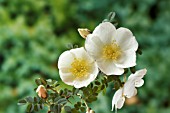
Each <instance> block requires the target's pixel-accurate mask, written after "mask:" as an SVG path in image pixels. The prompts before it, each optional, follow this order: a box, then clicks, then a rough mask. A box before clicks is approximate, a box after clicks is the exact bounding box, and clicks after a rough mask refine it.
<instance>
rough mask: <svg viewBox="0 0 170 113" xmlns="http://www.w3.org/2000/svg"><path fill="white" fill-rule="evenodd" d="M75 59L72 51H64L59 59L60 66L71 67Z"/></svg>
mask: <svg viewBox="0 0 170 113" xmlns="http://www.w3.org/2000/svg"><path fill="white" fill-rule="evenodd" d="M73 60H74V56H73V55H72V54H71V53H70V51H65V52H63V53H62V54H61V55H60V56H59V59H58V68H59V69H60V68H65V67H67V68H68V67H70V66H71V63H72V62H73Z"/></svg>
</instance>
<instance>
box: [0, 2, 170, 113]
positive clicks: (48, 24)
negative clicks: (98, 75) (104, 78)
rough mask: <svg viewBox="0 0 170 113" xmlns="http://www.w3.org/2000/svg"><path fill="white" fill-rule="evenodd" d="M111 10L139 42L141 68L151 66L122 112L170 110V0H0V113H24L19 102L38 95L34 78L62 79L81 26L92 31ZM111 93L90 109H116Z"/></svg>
mask: <svg viewBox="0 0 170 113" xmlns="http://www.w3.org/2000/svg"><path fill="white" fill-rule="evenodd" d="M110 11H115V12H116V14H117V15H116V19H117V21H118V23H119V25H118V27H120V26H122V27H127V28H129V29H130V30H131V31H132V32H133V33H134V35H135V36H136V38H137V40H138V42H139V43H140V44H141V48H142V50H143V55H142V56H139V57H138V61H137V62H138V63H137V64H138V65H137V68H138V69H141V68H145V67H146V68H147V69H148V73H147V76H145V78H144V79H145V85H144V86H143V87H142V88H139V90H138V96H137V97H135V98H134V99H132V100H130V101H128V102H126V105H125V106H124V107H123V108H122V109H121V110H119V111H118V113H170V82H169V81H170V74H169V67H170V0H0V113H25V107H24V106H22V107H19V106H17V101H18V99H21V98H24V97H26V96H29V95H32V96H34V95H36V93H35V92H34V91H33V89H34V88H35V87H36V85H35V83H34V79H35V78H39V77H44V78H52V79H56V80H60V78H59V75H58V70H57V60H58V57H59V55H60V54H61V53H62V52H63V51H64V50H67V49H68V48H67V46H68V45H69V44H73V45H79V46H82V45H83V44H84V40H83V39H82V38H81V37H80V36H79V34H78V32H77V28H81V27H85V28H89V29H90V30H93V29H94V28H95V26H97V25H98V24H99V23H100V22H101V21H102V20H103V19H104V18H105V17H106V16H107V14H108V13H109V12H110ZM113 94H114V92H113V91H112V90H111V88H110V89H108V90H107V93H106V96H103V95H100V97H99V100H98V101H97V102H94V103H93V104H92V108H93V109H94V110H95V111H96V112H97V113H113V112H111V100H112V97H113ZM133 101H134V102H133ZM136 101H137V102H136Z"/></svg>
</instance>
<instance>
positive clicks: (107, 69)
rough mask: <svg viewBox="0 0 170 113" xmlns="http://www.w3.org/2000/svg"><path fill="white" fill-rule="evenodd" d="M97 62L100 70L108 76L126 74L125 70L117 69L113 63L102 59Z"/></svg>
mask: <svg viewBox="0 0 170 113" xmlns="http://www.w3.org/2000/svg"><path fill="white" fill-rule="evenodd" d="M96 62H97V65H98V67H99V69H100V70H101V71H102V72H103V73H105V74H106V75H121V74H123V73H124V69H123V68H119V67H117V66H116V65H115V64H114V62H113V61H109V60H104V59H102V60H100V61H96Z"/></svg>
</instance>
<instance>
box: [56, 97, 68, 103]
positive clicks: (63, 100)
mask: <svg viewBox="0 0 170 113" xmlns="http://www.w3.org/2000/svg"><path fill="white" fill-rule="evenodd" d="M57 103H58V104H66V103H67V99H65V98H61V99H59V100H58V101H57Z"/></svg>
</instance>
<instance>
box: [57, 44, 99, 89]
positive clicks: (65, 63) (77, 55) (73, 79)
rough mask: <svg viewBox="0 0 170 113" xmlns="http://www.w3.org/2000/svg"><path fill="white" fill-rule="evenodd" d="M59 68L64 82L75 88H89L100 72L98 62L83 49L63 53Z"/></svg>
mask: <svg viewBox="0 0 170 113" xmlns="http://www.w3.org/2000/svg"><path fill="white" fill-rule="evenodd" d="M58 68H59V74H60V78H61V79H62V81H63V82H64V83H66V84H68V85H72V86H74V87H75V88H81V87H87V86H88V85H89V84H90V83H91V82H92V81H94V80H95V78H96V77H97V75H98V72H99V70H98V67H97V64H96V62H95V61H94V60H93V59H92V58H91V57H90V56H89V55H88V53H87V52H86V51H85V49H84V48H83V47H81V48H77V49H71V50H69V51H65V52H63V53H62V54H61V55H60V57H59V61H58Z"/></svg>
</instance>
